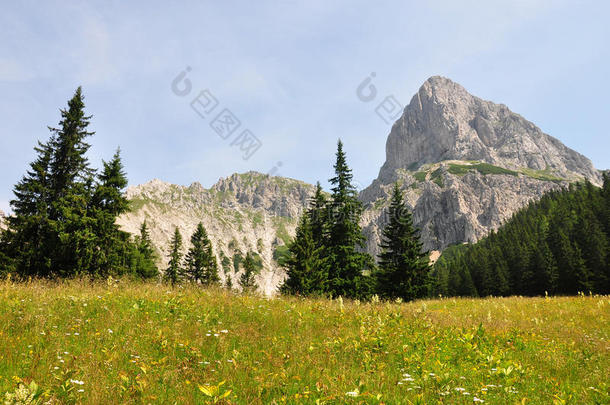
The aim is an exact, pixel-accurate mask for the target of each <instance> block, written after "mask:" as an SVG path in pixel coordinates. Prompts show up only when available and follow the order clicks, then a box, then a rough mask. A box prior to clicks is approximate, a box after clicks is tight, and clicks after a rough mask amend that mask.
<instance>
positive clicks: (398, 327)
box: [0, 281, 610, 404]
mask: <svg viewBox="0 0 610 405" xmlns="http://www.w3.org/2000/svg"><path fill="white" fill-rule="evenodd" d="M609 316H610V297H607V296H605V297H600V296H593V297H590V296H579V297H569V298H567V297H566V298H564V297H559V298H520V297H514V298H488V299H438V300H429V301H418V302H414V303H391V304H390V303H383V302H382V303H359V302H353V301H345V302H342V301H341V300H333V301H329V300H324V299H318V300H312V299H299V298H278V299H265V298H262V297H256V296H242V295H234V294H231V293H228V292H226V291H224V290H204V289H199V288H196V287H188V286H187V287H181V288H170V287H168V286H164V285H157V284H152V283H150V284H143V283H132V282H128V281H120V282H107V283H88V282H85V281H68V282H65V283H46V282H33V283H29V284H15V283H11V282H10V281H4V282H0V396H1V398H2V399H3V400H4V398H5V394H4V393H7V392H8V393H13V392H14V391H15V390H16V389H17V388H18V387H19V386H20V384H25V385H29V384H30V383H31V382H32V381H34V382H35V383H36V384H37V386H38V393H39V397H38V398H37V399H36V400H35V401H38V403H94V404H113V403H129V404H131V403H133V404H140V403H144V404H147V403H153V404H154V403H163V404H174V403H175V404H199V403H221V404H274V403H276V404H281V403H320V404H324V403H326V404H337V403H354V404H356V403H366V404H381V403H385V404H434V403H445V404H472V403H487V404H553V403H557V404H583V403H587V404H608V403H610V378H609V376H610V356H609V353H610V340H609V339H610V336H609V335H610V323H609V319H608V318H609ZM32 389H33V390H34V388H32ZM35 403H36V402H35Z"/></svg>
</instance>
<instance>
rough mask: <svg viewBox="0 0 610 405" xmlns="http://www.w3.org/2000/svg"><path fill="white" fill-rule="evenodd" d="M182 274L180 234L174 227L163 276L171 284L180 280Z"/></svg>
mask: <svg viewBox="0 0 610 405" xmlns="http://www.w3.org/2000/svg"><path fill="white" fill-rule="evenodd" d="M182 274H183V269H182V235H181V234H180V231H179V230H178V228H177V227H176V229H175V231H174V236H173V237H172V240H171V242H170V244H169V263H168V267H167V270H165V274H164V278H165V280H166V281H167V282H169V283H171V284H172V285H174V284H176V283H178V281H180V277H181V275H182Z"/></svg>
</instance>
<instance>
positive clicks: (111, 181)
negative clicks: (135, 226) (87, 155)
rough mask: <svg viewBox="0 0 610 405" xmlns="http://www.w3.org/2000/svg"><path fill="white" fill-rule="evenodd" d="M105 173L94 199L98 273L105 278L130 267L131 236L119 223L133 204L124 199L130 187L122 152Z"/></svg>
mask: <svg viewBox="0 0 610 405" xmlns="http://www.w3.org/2000/svg"><path fill="white" fill-rule="evenodd" d="M103 166H104V168H103V171H102V173H101V174H100V175H99V177H98V184H97V186H96V188H95V192H94V195H93V199H92V211H93V216H94V218H95V220H96V223H95V233H96V236H97V246H98V249H97V266H96V267H97V268H98V269H99V270H97V273H98V275H102V276H105V275H107V274H108V273H109V272H110V271H111V270H113V269H114V271H115V272H116V271H121V270H123V269H126V268H127V267H128V264H127V263H126V261H127V259H128V256H129V254H128V251H127V250H126V248H127V246H128V245H129V243H128V241H129V235H128V234H127V233H126V232H123V231H121V230H120V229H119V226H118V225H117V224H116V219H117V217H118V216H119V215H121V214H123V213H125V212H127V211H128V209H129V201H128V200H127V198H126V197H125V196H124V195H123V190H124V189H125V187H127V177H126V175H125V172H124V170H123V163H122V161H121V156H120V149H119V150H117V151H116V153H115V154H114V156H113V157H112V160H111V161H110V162H103Z"/></svg>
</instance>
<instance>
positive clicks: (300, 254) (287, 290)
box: [280, 213, 327, 295]
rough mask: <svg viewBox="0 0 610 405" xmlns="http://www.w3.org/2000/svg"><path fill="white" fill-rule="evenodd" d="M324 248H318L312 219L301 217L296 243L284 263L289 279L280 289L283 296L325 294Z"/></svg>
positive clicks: (289, 249)
mask: <svg viewBox="0 0 610 405" xmlns="http://www.w3.org/2000/svg"><path fill="white" fill-rule="evenodd" d="M322 249H323V247H321V246H320V247H318V246H316V240H315V238H314V234H313V230H312V226H311V219H310V217H309V215H308V214H307V213H305V214H303V215H302V216H301V219H300V222H299V225H298V226H297V229H296V236H295V238H294V241H292V243H290V245H289V246H288V251H289V255H288V258H287V259H286V261H285V262H284V268H285V269H286V274H287V276H288V277H287V278H286V281H285V282H284V284H283V285H282V286H281V287H280V291H281V292H282V293H283V294H293V295H310V294H323V293H324V291H325V288H326V280H327V274H326V269H325V267H324V263H323V262H322V258H321V256H320V252H321V250H322Z"/></svg>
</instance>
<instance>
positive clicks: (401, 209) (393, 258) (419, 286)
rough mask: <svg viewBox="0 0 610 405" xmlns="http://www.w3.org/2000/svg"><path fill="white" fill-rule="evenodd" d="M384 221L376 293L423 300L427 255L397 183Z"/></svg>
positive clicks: (427, 267) (425, 292)
mask: <svg viewBox="0 0 610 405" xmlns="http://www.w3.org/2000/svg"><path fill="white" fill-rule="evenodd" d="M387 218H388V223H387V225H386V226H385V228H384V229H383V237H382V241H381V243H380V248H381V253H380V254H379V263H378V270H377V271H376V272H375V279H376V289H377V293H378V294H379V295H380V296H381V297H384V298H390V299H396V298H401V299H403V300H407V301H410V300H414V299H417V298H422V297H424V296H425V295H426V294H427V292H428V285H429V283H430V281H429V272H430V266H429V260H428V252H425V251H424V250H423V244H422V243H421V241H420V238H419V235H418V231H417V230H416V229H415V227H414V226H413V216H412V214H411V211H410V210H409V208H408V207H407V205H406V203H405V201H404V200H403V197H402V192H401V191H400V187H399V186H398V183H395V184H394V189H393V192H392V199H391V202H390V207H389V209H388V211H387Z"/></svg>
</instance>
